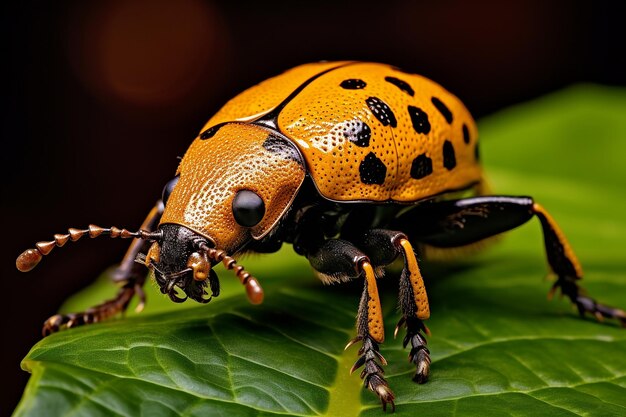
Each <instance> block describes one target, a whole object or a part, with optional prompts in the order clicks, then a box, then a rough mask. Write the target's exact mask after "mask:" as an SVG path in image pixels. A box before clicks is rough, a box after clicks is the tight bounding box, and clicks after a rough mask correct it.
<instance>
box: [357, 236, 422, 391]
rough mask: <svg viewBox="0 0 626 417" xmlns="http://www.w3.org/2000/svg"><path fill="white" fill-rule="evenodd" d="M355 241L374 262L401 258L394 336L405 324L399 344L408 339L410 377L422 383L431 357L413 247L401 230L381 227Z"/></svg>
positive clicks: (420, 285)
mask: <svg viewBox="0 0 626 417" xmlns="http://www.w3.org/2000/svg"><path fill="white" fill-rule="evenodd" d="M356 242H357V244H358V245H359V247H362V248H363V250H364V251H365V252H367V253H368V254H370V258H371V259H372V262H373V263H375V264H376V265H388V264H390V263H391V262H393V261H394V259H396V258H397V257H398V255H400V254H401V255H402V256H403V258H404V268H403V270H402V273H401V275H400V295H399V304H400V310H401V311H402V318H401V319H400V321H399V322H398V325H397V326H396V330H395V332H394V337H395V336H396V335H397V334H398V331H399V329H400V328H401V327H402V326H406V329H407V333H406V336H405V338H404V342H403V346H404V347H406V346H407V345H408V344H409V343H411V351H410V353H409V361H410V362H411V363H413V364H415V367H416V373H415V376H414V377H413V380H414V381H415V382H417V383H420V384H421V383H424V382H426V381H427V380H428V374H429V372H430V361H431V360H430V351H429V350H428V348H427V347H426V337H425V335H426V334H429V331H428V328H427V327H426V325H425V324H424V322H423V321H422V320H426V319H427V318H429V317H430V307H429V305H428V297H427V295H426V288H425V286H424V280H423V278H422V274H421V272H420V269H419V266H418V264H417V259H416V257H415V252H414V251H413V247H412V246H411V244H410V243H409V240H408V238H407V237H406V235H405V234H404V233H402V232H397V231H392V230H385V229H372V230H368V231H367V232H366V233H365V234H363V235H362V236H361V237H360V238H358V239H357V240H356Z"/></svg>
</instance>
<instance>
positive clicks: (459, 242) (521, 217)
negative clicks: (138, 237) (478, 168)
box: [392, 196, 626, 326]
mask: <svg viewBox="0 0 626 417" xmlns="http://www.w3.org/2000/svg"><path fill="white" fill-rule="evenodd" d="M533 217H537V218H538V219H539V221H540V222H541V227H542V230H543V237H544V243H545V250H546V255H547V258H548V263H549V265H550V269H551V270H552V271H553V272H554V274H555V275H556V276H557V280H556V282H555V284H554V286H553V287H552V289H551V291H550V295H551V294H553V293H554V292H555V291H556V290H557V289H559V290H561V292H562V293H563V294H564V295H566V296H567V297H568V298H569V299H570V300H571V301H572V303H573V304H574V305H576V307H577V308H578V311H579V312H580V314H581V315H584V314H585V313H590V314H592V315H593V316H595V317H596V318H597V319H598V320H602V319H604V318H609V319H617V320H618V321H619V322H620V324H621V325H622V326H626V312H624V310H621V309H619V308H613V307H609V306H606V305H603V304H599V303H597V302H596V301H595V300H594V299H592V298H590V297H588V296H587V295H585V294H584V290H583V289H582V288H581V287H580V286H579V285H578V283H577V281H579V280H580V279H581V278H582V276H583V272H582V267H581V266H580V263H579V262H578V259H577V258H576V255H575V254H574V251H573V250H572V249H571V247H570V245H569V242H568V241H567V239H566V238H565V235H564V234H563V232H561V230H560V228H559V227H558V225H557V224H556V222H555V221H554V219H552V217H551V216H550V215H549V214H548V212H547V211H546V210H545V209H544V208H543V207H542V206H540V205H539V204H537V203H536V202H535V201H534V200H533V199H532V198H530V197H510V196H482V197H474V198H466V199H461V200H446V201H438V202H432V203H428V204H422V205H417V206H415V208H413V209H411V210H409V211H407V212H405V213H403V214H402V215H400V216H399V217H398V218H396V219H394V221H393V223H392V224H393V225H394V227H397V228H402V230H404V231H406V232H407V233H408V234H409V235H410V236H411V238H412V239H413V241H415V242H419V243H420V244H424V245H425V246H424V247H425V249H426V251H425V253H426V254H427V255H428V253H429V252H430V251H433V248H434V252H439V253H442V252H445V251H446V250H450V249H452V250H454V249H457V250H458V248H467V247H468V246H471V245H474V244H476V243H478V242H481V241H482V240H484V239H487V238H490V237H493V236H495V235H497V234H499V233H503V232H506V231H508V230H511V229H513V228H515V227H517V226H520V225H522V224H524V223H526V222H527V221H529V220H530V219H532V218H533Z"/></svg>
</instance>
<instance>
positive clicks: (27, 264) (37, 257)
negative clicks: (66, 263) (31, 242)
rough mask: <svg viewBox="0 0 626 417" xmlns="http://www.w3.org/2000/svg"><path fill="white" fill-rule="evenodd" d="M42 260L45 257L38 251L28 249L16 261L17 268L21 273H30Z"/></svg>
mask: <svg viewBox="0 0 626 417" xmlns="http://www.w3.org/2000/svg"><path fill="white" fill-rule="evenodd" d="M42 258H43V255H42V254H41V252H39V250H38V249H35V248H33V249H26V250H25V251H24V252H22V254H21V255H20V256H18V257H17V259H16V260H15V266H16V267H17V269H18V270H19V271H20V272H28V271H30V270H32V269H33V268H34V267H36V266H37V264H38V263H39V261H41V259H42Z"/></svg>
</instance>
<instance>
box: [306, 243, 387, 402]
mask: <svg viewBox="0 0 626 417" xmlns="http://www.w3.org/2000/svg"><path fill="white" fill-rule="evenodd" d="M307 249H308V250H307V251H306V256H307V258H308V259H309V262H310V263H311V266H313V268H314V269H315V270H316V271H318V272H319V273H320V274H321V275H322V276H321V278H322V280H324V281H326V282H341V281H347V280H350V279H354V278H358V277H361V276H362V277H364V278H365V283H364V287H363V294H362V296H361V301H360V303H359V312H358V316H357V337H356V338H355V339H353V340H352V341H350V343H348V346H346V348H348V347H350V346H352V345H353V344H354V343H357V342H362V346H361V348H360V349H359V352H358V355H359V358H358V359H357V361H356V362H355V364H354V366H353V367H352V369H351V370H350V372H351V373H352V372H354V371H355V370H356V369H359V368H361V367H363V370H362V372H361V379H363V384H364V385H365V386H366V387H367V388H368V389H369V390H370V391H372V392H374V393H375V394H376V395H377V396H378V398H380V401H381V403H382V406H383V409H384V410H386V409H387V404H391V408H392V410H395V404H394V399H395V396H394V394H393V392H392V391H391V389H390V388H389V385H388V384H387V381H386V380H385V377H384V376H383V374H384V371H383V368H382V365H386V364H387V362H386V361H385V358H383V356H382V355H381V354H380V352H379V347H378V344H379V343H382V342H383V341H384V339H385V334H384V326H383V317H382V309H381V305H380V297H379V296H378V287H377V285H376V275H375V273H374V268H373V267H372V264H371V262H370V260H369V258H368V257H367V256H366V255H365V254H364V253H363V252H361V251H360V250H359V249H357V248H356V247H355V246H354V245H352V244H351V243H350V242H348V241H345V240H341V239H328V240H326V241H325V242H323V243H322V244H321V245H320V246H319V247H317V248H307Z"/></svg>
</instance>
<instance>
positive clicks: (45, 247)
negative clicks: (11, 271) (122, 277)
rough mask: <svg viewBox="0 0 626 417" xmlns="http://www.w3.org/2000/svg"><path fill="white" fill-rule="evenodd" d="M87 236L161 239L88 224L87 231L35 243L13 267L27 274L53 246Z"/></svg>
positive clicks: (73, 231) (144, 232)
mask: <svg viewBox="0 0 626 417" xmlns="http://www.w3.org/2000/svg"><path fill="white" fill-rule="evenodd" d="M85 235H89V237H90V238H97V237H98V236H110V237H111V238H116V237H119V238H122V239H130V238H139V239H146V240H159V239H161V232H159V231H156V232H149V231H147V230H143V229H140V230H138V231H136V232H131V231H129V230H126V229H119V228H117V227H115V226H112V227H111V228H108V229H106V228H104V227H100V226H96V225H95V224H90V225H89V227H88V228H87V229H74V228H69V229H68V233H67V234H56V235H54V240H51V241H48V242H44V241H42V242H37V243H36V244H35V247H34V248H32V249H26V250H25V251H24V252H22V254H21V255H20V256H18V257H17V260H16V261H15V266H16V267H17V269H19V270H20V271H22V272H28V271H30V270H31V269H33V268H34V267H36V266H37V264H38V263H39V262H40V261H41V259H42V258H43V257H44V256H45V255H48V254H49V253H50V252H52V249H54V247H55V246H58V247H61V246H63V245H65V244H66V243H67V242H68V241H70V240H71V241H72V242H76V241H77V240H78V239H80V238H81V237H83V236H85Z"/></svg>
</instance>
